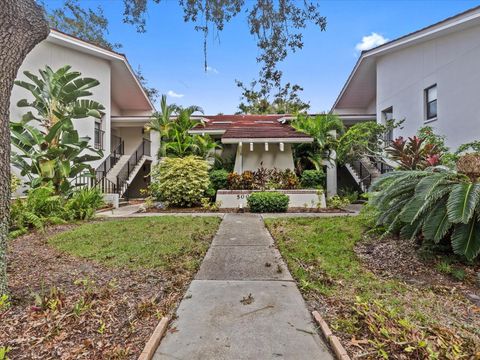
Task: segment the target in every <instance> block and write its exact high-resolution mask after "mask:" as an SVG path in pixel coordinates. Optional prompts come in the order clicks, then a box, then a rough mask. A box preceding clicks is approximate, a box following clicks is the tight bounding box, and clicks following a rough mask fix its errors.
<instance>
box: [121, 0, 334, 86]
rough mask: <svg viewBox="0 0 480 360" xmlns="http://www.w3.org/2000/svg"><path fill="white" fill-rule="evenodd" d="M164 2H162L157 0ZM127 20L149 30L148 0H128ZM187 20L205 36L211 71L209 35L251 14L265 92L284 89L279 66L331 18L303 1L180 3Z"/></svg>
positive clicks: (186, 0)
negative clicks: (308, 34) (305, 35)
mask: <svg viewBox="0 0 480 360" xmlns="http://www.w3.org/2000/svg"><path fill="white" fill-rule="evenodd" d="M153 1H154V2H155V3H160V1H161V0H153ZM124 4H125V12H124V21H125V22H126V23H129V24H133V25H135V26H136V27H137V30H138V31H140V32H142V31H146V14H147V11H148V0H124ZM179 4H180V6H181V7H182V9H183V13H184V17H183V18H184V20H185V21H186V22H191V23H193V24H194V28H195V30H196V31H200V32H202V33H203V34H204V42H203V45H204V60H205V63H204V66H205V71H206V70H207V36H208V34H209V33H210V32H213V31H217V32H221V31H222V30H223V29H224V27H225V24H226V23H228V22H229V21H230V20H231V19H232V18H234V17H235V16H237V15H238V14H240V13H246V14H247V21H248V25H249V29H250V34H251V35H253V36H254V37H255V39H256V40H257V47H258V49H259V53H258V55H257V62H258V63H260V66H261V68H260V72H259V78H258V82H259V84H260V85H261V87H262V90H263V91H264V92H267V93H270V90H271V89H272V88H280V87H281V79H282V71H281V70H279V69H278V67H277V65H278V63H280V62H281V61H283V60H285V58H286V57H287V55H288V53H289V51H292V52H295V51H297V50H299V49H301V48H302V47H303V34H302V31H303V30H304V29H305V28H306V27H307V25H308V24H309V23H313V24H314V25H315V26H317V27H318V28H319V29H320V30H321V31H324V30H325V29H326V26H327V19H326V18H325V17H324V16H322V15H321V14H320V11H319V4H317V3H314V2H311V1H308V0H303V1H297V0H250V1H247V0H222V1H218V0H179Z"/></svg>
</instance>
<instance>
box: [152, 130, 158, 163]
mask: <svg viewBox="0 0 480 360" xmlns="http://www.w3.org/2000/svg"><path fill="white" fill-rule="evenodd" d="M150 141H151V142H150V154H151V156H152V165H155V164H157V163H158V160H159V159H158V151H159V150H160V133H159V132H158V131H150Z"/></svg>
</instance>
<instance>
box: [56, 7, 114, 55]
mask: <svg viewBox="0 0 480 360" xmlns="http://www.w3.org/2000/svg"><path fill="white" fill-rule="evenodd" d="M47 20H48V22H49V24H50V26H51V27H53V28H55V29H57V30H60V31H63V32H65V33H67V34H70V35H73V36H76V37H78V38H80V39H82V40H86V41H88V42H91V43H92V44H95V45H98V46H101V47H104V48H107V49H110V50H115V49H119V48H121V47H122V44H120V43H111V42H109V41H108V40H107V37H106V35H107V34H108V19H107V18H106V17H105V15H104V14H103V8H102V7H101V6H98V7H97V8H96V9H90V8H88V9H85V8H83V7H82V6H80V4H79V2H78V0H65V2H64V4H63V6H62V7H59V8H56V9H54V10H52V11H51V12H49V13H48V15H47Z"/></svg>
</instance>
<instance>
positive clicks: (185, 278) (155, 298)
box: [0, 225, 193, 359]
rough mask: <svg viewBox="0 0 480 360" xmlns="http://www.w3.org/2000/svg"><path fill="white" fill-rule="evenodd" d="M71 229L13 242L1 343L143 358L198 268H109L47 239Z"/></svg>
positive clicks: (45, 352) (17, 353)
mask: <svg viewBox="0 0 480 360" xmlns="http://www.w3.org/2000/svg"><path fill="white" fill-rule="evenodd" d="M71 227H72V226H70V225H69V226H60V227H56V228H55V229H50V230H48V232H47V233H46V234H30V235H26V236H23V237H21V238H18V239H15V240H13V241H11V242H10V243H9V250H8V276H9V286H10V291H11V303H12V306H11V307H10V308H9V309H8V310H7V311H6V312H4V313H2V314H0V319H1V321H0V347H1V346H5V347H9V348H10V349H11V350H10V352H9V353H8V356H9V357H10V358H12V359H46V358H58V359H135V358H137V357H138V355H139V354H140V352H141V351H142V349H143V346H144V345H145V343H146V341H147V340H148V338H149V337H150V335H151V333H152V331H153V330H154V328H155V326H156V325H157V323H158V321H159V319H160V318H161V317H162V316H163V315H164V314H166V313H167V312H169V311H171V310H172V309H174V308H175V306H176V304H177V303H178V301H179V299H180V298H181V296H182V295H183V293H184V290H185V289H186V286H187V285H188V283H189V282H190V280H191V278H192V276H193V273H192V271H187V270H179V271H178V272H168V273H167V272H162V271H156V270H144V269H142V270H127V269H114V268H106V267H104V266H102V265H99V264H96V263H94V262H91V261H88V260H83V259H79V258H74V257H72V256H69V255H66V254H64V253H61V252H59V251H57V250H55V249H54V248H52V247H51V246H49V245H47V244H46V239H47V238H48V236H50V235H52V234H53V233H55V232H59V231H64V230H67V229H69V228H71Z"/></svg>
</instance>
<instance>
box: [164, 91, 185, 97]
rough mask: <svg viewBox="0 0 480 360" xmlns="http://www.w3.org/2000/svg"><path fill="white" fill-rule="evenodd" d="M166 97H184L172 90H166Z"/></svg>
mask: <svg viewBox="0 0 480 360" xmlns="http://www.w3.org/2000/svg"><path fill="white" fill-rule="evenodd" d="M167 95H168V96H170V97H174V98H182V97H184V96H185V95H184V94H178V93H176V92H175V91H173V90H168V92H167Z"/></svg>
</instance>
